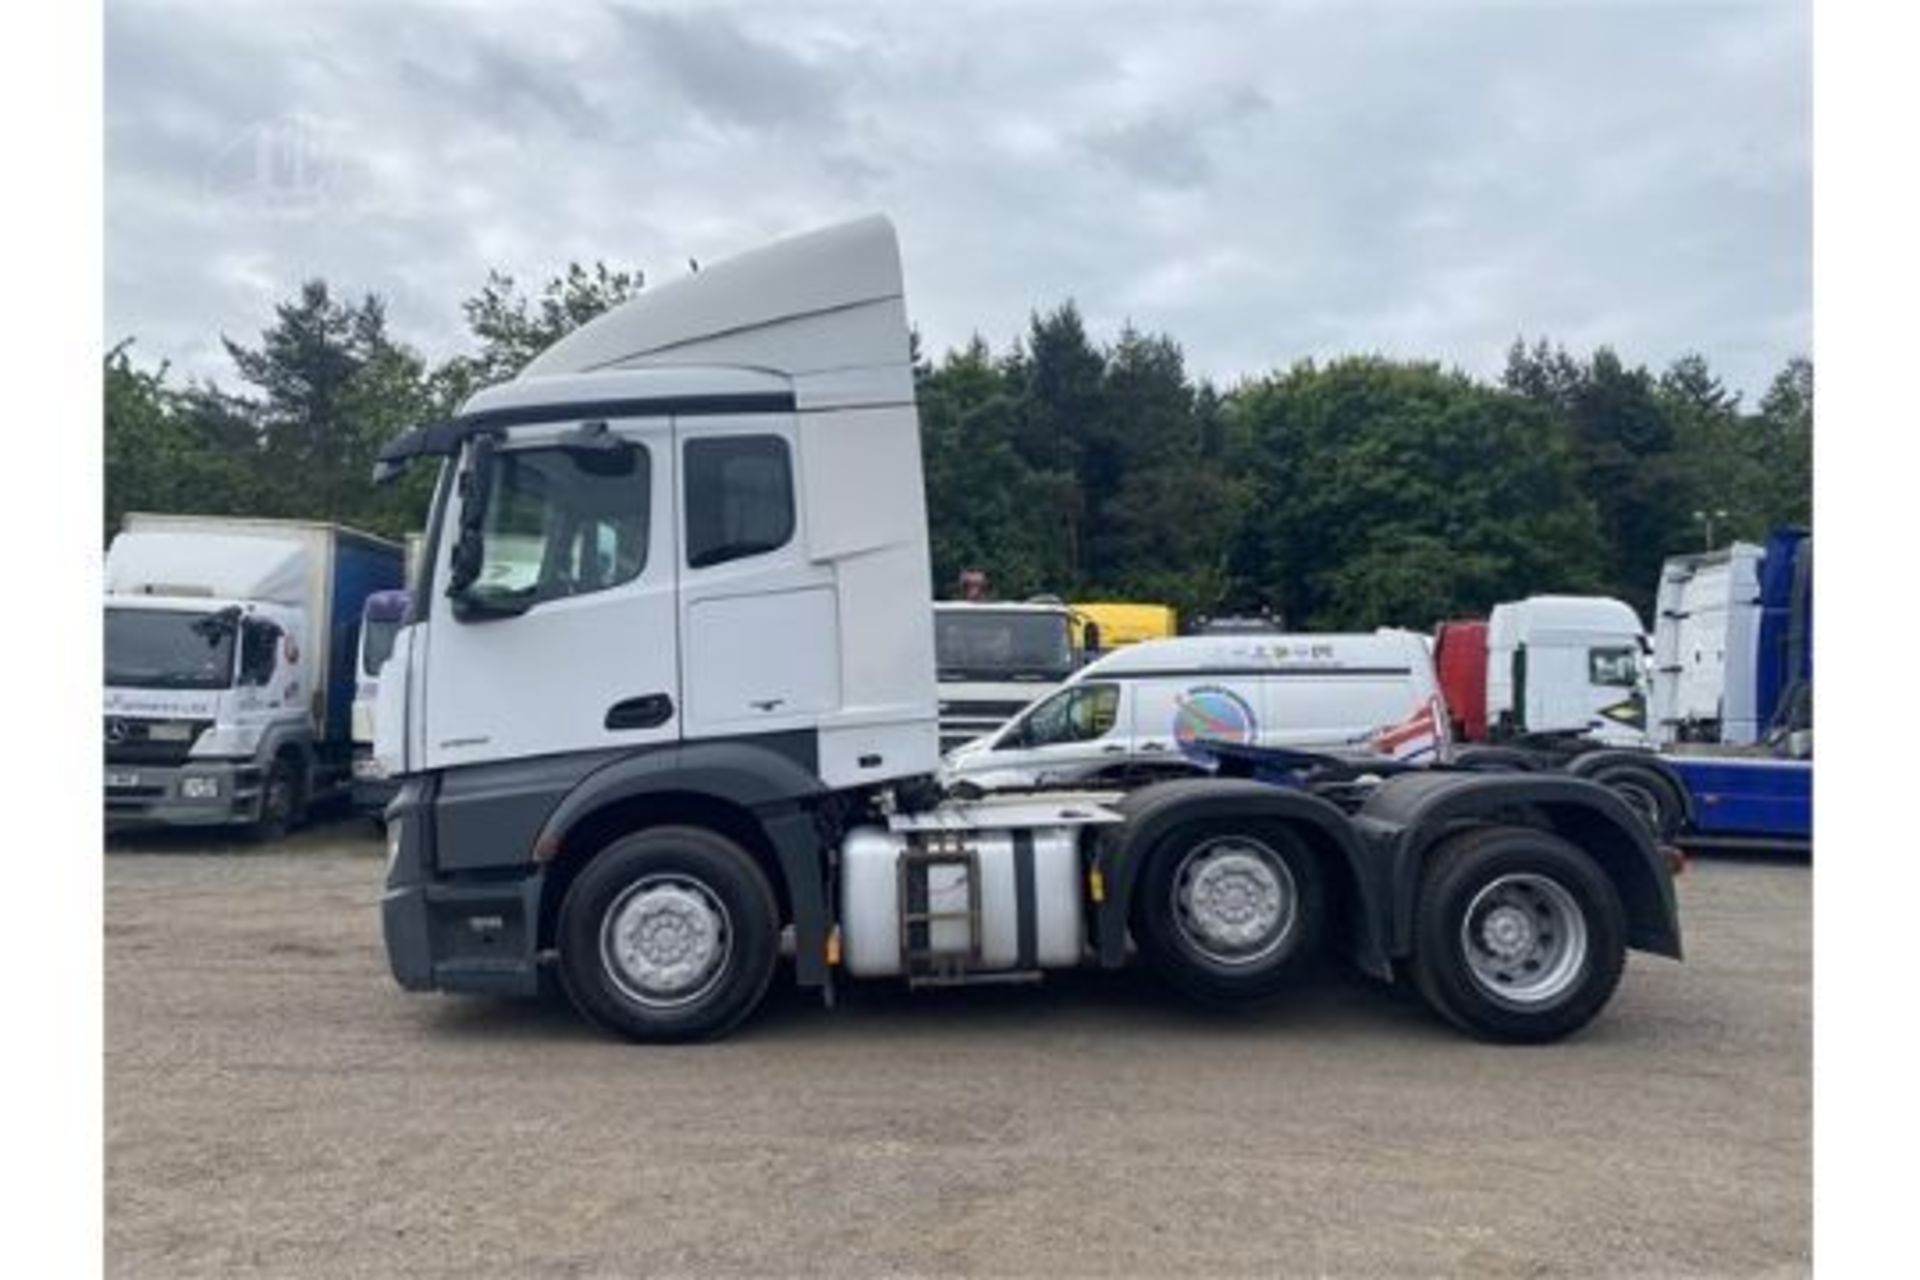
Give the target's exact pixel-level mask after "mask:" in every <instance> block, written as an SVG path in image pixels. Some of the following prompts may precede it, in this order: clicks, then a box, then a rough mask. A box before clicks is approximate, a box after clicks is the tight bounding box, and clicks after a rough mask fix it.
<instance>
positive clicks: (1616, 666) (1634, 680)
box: [1587, 646, 1640, 689]
mask: <svg viewBox="0 0 1920 1280" xmlns="http://www.w3.org/2000/svg"><path fill="white" fill-rule="evenodd" d="M1587 679H1588V682H1589V683H1592V684H1598V685H1606V686H1609V687H1612V688H1619V689H1632V688H1636V687H1637V686H1638V685H1639V683H1640V653H1639V651H1638V650H1636V649H1630V648H1626V647H1624V646H1620V647H1610V648H1606V649H1589V650H1587Z"/></svg>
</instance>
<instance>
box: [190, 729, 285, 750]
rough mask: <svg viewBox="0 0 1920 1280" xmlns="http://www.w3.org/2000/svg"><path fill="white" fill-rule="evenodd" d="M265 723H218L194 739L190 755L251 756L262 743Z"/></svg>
mask: <svg viewBox="0 0 1920 1280" xmlns="http://www.w3.org/2000/svg"><path fill="white" fill-rule="evenodd" d="M266 728H267V727H266V726H265V725H263V724H217V725H214V726H213V727H212V728H211V729H208V730H207V731H206V732H205V733H203V734H201V735H200V736H199V738H197V739H196V740H195V741H194V744H193V749H192V750H191V751H189V752H188V753H187V754H188V755H189V756H250V755H252V754H253V752H254V748H256V747H258V746H259V745H260V735H261V734H263V733H265V732H266Z"/></svg>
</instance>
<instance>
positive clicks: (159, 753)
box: [104, 513, 403, 837]
mask: <svg viewBox="0 0 1920 1280" xmlns="http://www.w3.org/2000/svg"><path fill="white" fill-rule="evenodd" d="M401 561H402V554H401V549H400V547H399V545H398V544H396V543H392V542H388V541H386V540H385V539H382V538H377V537H374V536H373V535H371V534H366V533H360V532H358V531H356V530H352V529H346V528H342V527H340V526H338V525H330V524H316V523H309V522H305V521H296V520H256V519H235V518H230V517H225V516H192V515H148V514H139V513H135V514H130V515H128V516H127V518H126V520H125V522H124V524H123V525H122V527H121V532H120V533H119V534H118V535H117V536H116V537H115V538H114V540H113V544H112V546H110V547H109V548H108V550H107V563H106V613H105V640H106V671H105V691H104V700H105V739H106V742H105V756H106V759H105V764H106V784H105V798H106V818H107V824H108V826H109V828H110V829H111V828H121V827H127V826H136V825H169V826H202V825H214V826H233V825H237V826H245V827H249V828H251V829H252V830H253V831H254V832H255V833H256V834H258V835H261V836H268V837H270V836H273V835H276V834H278V833H281V832H284V831H285V830H286V829H288V828H289V827H291V826H293V825H296V824H297V823H298V822H299V821H300V820H301V818H302V817H303V816H304V814H305V812H306V810H307V808H308V806H309V805H311V804H312V803H314V802H316V801H320V800H324V799H327V798H330V797H332V796H335V795H338V794H339V793H341V792H342V791H343V790H344V789H345V788H346V786H347V785H348V782H349V778H350V776H351V775H350V757H351V741H352V739H351V725H350V719H351V716H350V710H351V707H352V703H353V692H354V666H355V661H356V658H357V656H358V652H359V649H358V645H357V644H356V637H357V635H358V633H359V629H360V614H361V608H362V606H363V605H364V604H365V602H366V599H367V597H368V595H370V594H371V593H373V592H375V591H380V590H385V589H389V588H393V587H398V586H399V585H400V584H401V577H402V572H403V570H402V563H401Z"/></svg>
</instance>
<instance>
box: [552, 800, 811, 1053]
mask: <svg viewBox="0 0 1920 1280" xmlns="http://www.w3.org/2000/svg"><path fill="white" fill-rule="evenodd" d="M557 941H558V944H559V951H560V966H559V967H560V977H561V981H562V983H563V984H564V985H565V988H566V992H567V995H568V997H569V998H570V999H571V1000H572V1001H573V1003H574V1006H575V1007H576V1008H578V1009H579V1010H580V1012H581V1013H583V1014H585V1015H586V1016H587V1017H588V1018H590V1019H592V1020H593V1021H594V1022H597V1023H599V1024H600V1025H601V1026H603V1027H605V1028H607V1029H608V1030H609V1031H612V1032H614V1033H616V1034H618V1035H622V1036H625V1037H627V1038H628V1039H630V1040H642V1041H679V1040H703V1039H711V1038H714V1037H717V1036H721V1035H724V1034H726V1033H727V1032H728V1031H731V1030H732V1029H733V1028H734V1027H735V1026H737V1025H738V1024H739V1023H740V1022H741V1021H742V1020H743V1019H744V1018H746V1016H747V1015H748V1014H750V1013H752V1012H753V1010H754V1009H755V1008H756V1007H758V1005H759V1004H760V1000H761V998H762V997H763V996H765V995H766V992H767V984H768V982H769V981H770V980H771V979H772V977H773V969H774V963H775V961H776V960H777V959H778V958H779V949H780V911H779V906H778V904H777V903H776V901H775V899H774V896H773V889H772V887H771V886H770V885H769V884H768V883H767V877H766V875H765V874H764V873H763V872H762V871H761V870H760V866H759V864H758V863H756V862H755V861H754V860H753V857H752V856H751V855H750V854H748V853H747V851H746V850H744V849H742V848H741V847H740V846H739V845H737V844H735V843H734V842H733V841H731V840H728V839H727V838H726V837H724V836H721V835H718V834H716V833H714V832H712V831H707V830H704V829H701V828H698V827H655V828H652V829H651V830H647V831H641V832H638V833H636V834H634V835H630V836H627V837H625V838H623V839H621V840H617V841H615V842H614V843H613V844H611V845H609V846H607V848H605V849H604V850H602V851H601V852H600V853H599V854H598V855H597V856H596V857H595V858H594V859H593V861H592V862H591V863H589V864H588V865H587V867H586V869H585V870H584V871H582V872H581V873H580V875H579V876H578V877H577V878H576V879H575V880H574V882H573V884H572V885H571V886H570V887H569V888H568V890H567V896H566V899H565V900H564V901H563V902H562V904H561V907H560V919H559V923H558V928H557Z"/></svg>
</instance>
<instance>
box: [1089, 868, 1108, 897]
mask: <svg viewBox="0 0 1920 1280" xmlns="http://www.w3.org/2000/svg"><path fill="white" fill-rule="evenodd" d="M1087 893H1088V894H1089V895H1091V896H1092V898H1093V900H1094V901H1095V902H1105V901H1106V900H1107V877H1106V876H1105V875H1104V874H1102V872H1101V870H1100V868H1098V867H1095V868H1094V869H1093V870H1091V871H1089V872H1087Z"/></svg>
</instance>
